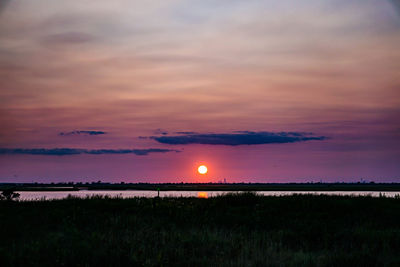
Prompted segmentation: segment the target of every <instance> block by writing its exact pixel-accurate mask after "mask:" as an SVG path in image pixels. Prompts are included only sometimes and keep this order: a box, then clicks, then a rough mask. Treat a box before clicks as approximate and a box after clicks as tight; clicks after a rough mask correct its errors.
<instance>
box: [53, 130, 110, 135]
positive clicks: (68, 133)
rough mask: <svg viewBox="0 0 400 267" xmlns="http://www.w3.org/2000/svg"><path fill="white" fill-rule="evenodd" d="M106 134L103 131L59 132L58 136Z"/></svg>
mask: <svg viewBox="0 0 400 267" xmlns="http://www.w3.org/2000/svg"><path fill="white" fill-rule="evenodd" d="M102 134H106V132H104V131H72V132H61V133H59V134H58V135H62V136H66V135H102Z"/></svg>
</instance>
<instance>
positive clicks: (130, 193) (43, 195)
mask: <svg viewBox="0 0 400 267" xmlns="http://www.w3.org/2000/svg"><path fill="white" fill-rule="evenodd" d="M237 192H240V191H204V192H203V191H202V192H199V191H160V197H169V196H172V197H201V198H207V197H214V196H218V195H221V194H226V193H237ZM18 193H19V194H20V200H40V199H46V200H51V199H63V198H66V197H68V196H69V195H71V196H74V197H81V198H85V197H87V196H96V195H101V196H110V197H117V196H118V197H122V198H132V197H156V196H157V191H145V190H121V191H117V190H116V191H106V190H98V191H97V190H80V191H19V192H18ZM204 193H205V194H204ZM256 193H257V194H260V195H264V196H287V195H293V194H312V195H321V194H322V195H339V196H350V195H353V196H373V197H379V196H380V195H384V196H386V197H395V196H396V195H397V196H400V192H376V191H317V192H316V191H257V192H256Z"/></svg>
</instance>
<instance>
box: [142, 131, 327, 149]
mask: <svg viewBox="0 0 400 267" xmlns="http://www.w3.org/2000/svg"><path fill="white" fill-rule="evenodd" d="M150 138H151V139H154V140H156V141H157V142H159V143H163V144H170V145H188V144H203V145H226V146H240V145H261V144H274V143H295V142H303V141H309V140H325V139H327V137H326V136H315V135H313V134H312V133H304V132H276V133H274V132H251V131H238V132H235V133H205V134H197V133H196V134H183V135H177V136H151V137H150Z"/></svg>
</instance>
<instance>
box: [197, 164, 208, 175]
mask: <svg viewBox="0 0 400 267" xmlns="http://www.w3.org/2000/svg"><path fill="white" fill-rule="evenodd" d="M197 171H198V172H199V173H200V174H206V173H207V171H208V170H207V166H205V165H200V166H199V167H198V168H197Z"/></svg>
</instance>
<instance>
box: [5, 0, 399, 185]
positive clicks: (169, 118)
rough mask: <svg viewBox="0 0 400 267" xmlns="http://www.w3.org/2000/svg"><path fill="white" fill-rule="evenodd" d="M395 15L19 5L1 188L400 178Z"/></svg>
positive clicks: (223, 6)
mask: <svg viewBox="0 0 400 267" xmlns="http://www.w3.org/2000/svg"><path fill="white" fill-rule="evenodd" d="M395 7H396V5H393V3H392V2H391V1H381V0H347V1H344V0H327V1H317V0H307V1H295V0H290V1H289V0H288V1H267V0H265V1H255V0H254V1H253V0H250V1H227V0H222V1H212V0H206V1H195V0H189V1H188V0H185V1H183V0H166V1H153V0H149V1H145V2H143V1H130V0H129V1H128V0H118V1H105V0H104V1H103V0H101V1H51V0H37V1H28V0H25V1H12V0H11V1H6V2H5V4H3V5H1V6H0V104H1V105H0V123H1V126H2V127H1V128H0V182H31V181H41V182H46V181H54V182H58V181H97V180H99V179H101V180H102V181H115V182H120V181H125V182H181V181H183V182H193V181H218V180H221V179H223V178H226V179H227V180H228V181H232V182H239V181H246V182H300V181H319V180H323V181H358V180H359V179H360V178H363V179H367V180H374V181H395V182H400V180H399V179H400V141H399V137H400V91H399V90H400V84H399V78H398V77H400V51H399V49H398V48H399V44H400V16H399V14H400V13H399V12H398V11H399V10H396V8H395ZM79 131H81V132H79ZM92 131H98V132H104V134H90V132H92ZM238 131H242V133H240V132H238ZM177 132H194V133H192V134H190V133H189V134H187V133H186V134H183V133H177ZM245 132H246V133H245ZM248 132H250V133H248ZM282 132H294V133H296V134H299V135H301V138H306V139H302V140H298V139H296V140H295V139H293V136H292V137H290V138H288V137H286V136H283V135H282V134H280V133H282ZM60 133H64V134H62V135H61V134H60ZM68 133H70V134H68ZM92 133H93V132H92ZM162 133H165V134H162ZM308 133H312V134H308ZM140 137H142V138H140ZM158 137H167V139H166V141H165V142H161V141H160V139H159V138H158ZM216 137H217V138H218V140H216V141H215V140H214V141H215V142H214V141H213V142H214V143H213V144H210V142H209V138H216ZM307 137H317V140H309V139H307ZM318 137H323V138H319V139H318ZM232 138H233V139H234V140H235V142H236V141H237V142H239V143H235V144H234V145H232V143H229V142H230V141H232ZM257 138H261V141H260V142H258V143H257V142H256V144H253V143H252V144H248V141H249V140H250V139H251V140H252V141H251V142H253V141H254V140H255V139H257ZM276 138H278V139H279V140H280V141H277V139H276ZM301 138H300V139H301ZM188 140H190V141H188ZM257 140H258V139H257ZM174 142H175V143H174ZM176 142H178V143H177V144H176ZM184 142H186V143H184ZM56 148H66V149H75V150H69V151H70V152H71V151H74V153H75V154H74V155H61V156H60V155H59V150H54V149H56ZM18 149H19V150H18ZM35 149H45V150H43V151H44V152H41V153H38V151H37V150H35ZM76 149H79V151H80V152H79V153H78V152H77V151H78V150H76ZM149 149H156V150H152V152H150V150H149ZM105 150H107V151H105ZM121 150H130V151H129V152H126V153H125V152H124V154H122V153H121ZM170 150H171V151H170ZM175 150H178V151H180V152H179V153H177V152H175ZM96 151H97V152H96ZM99 151H102V152H101V153H100V152H99ZM143 151H145V152H143ZM147 152H148V153H147ZM38 154H42V155H38ZM143 154H145V155H143ZM199 163H205V164H207V165H208V166H209V170H210V172H209V174H208V175H207V176H206V177H200V176H199V175H197V174H196V172H195V170H196V167H197V165H198V164H199Z"/></svg>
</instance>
